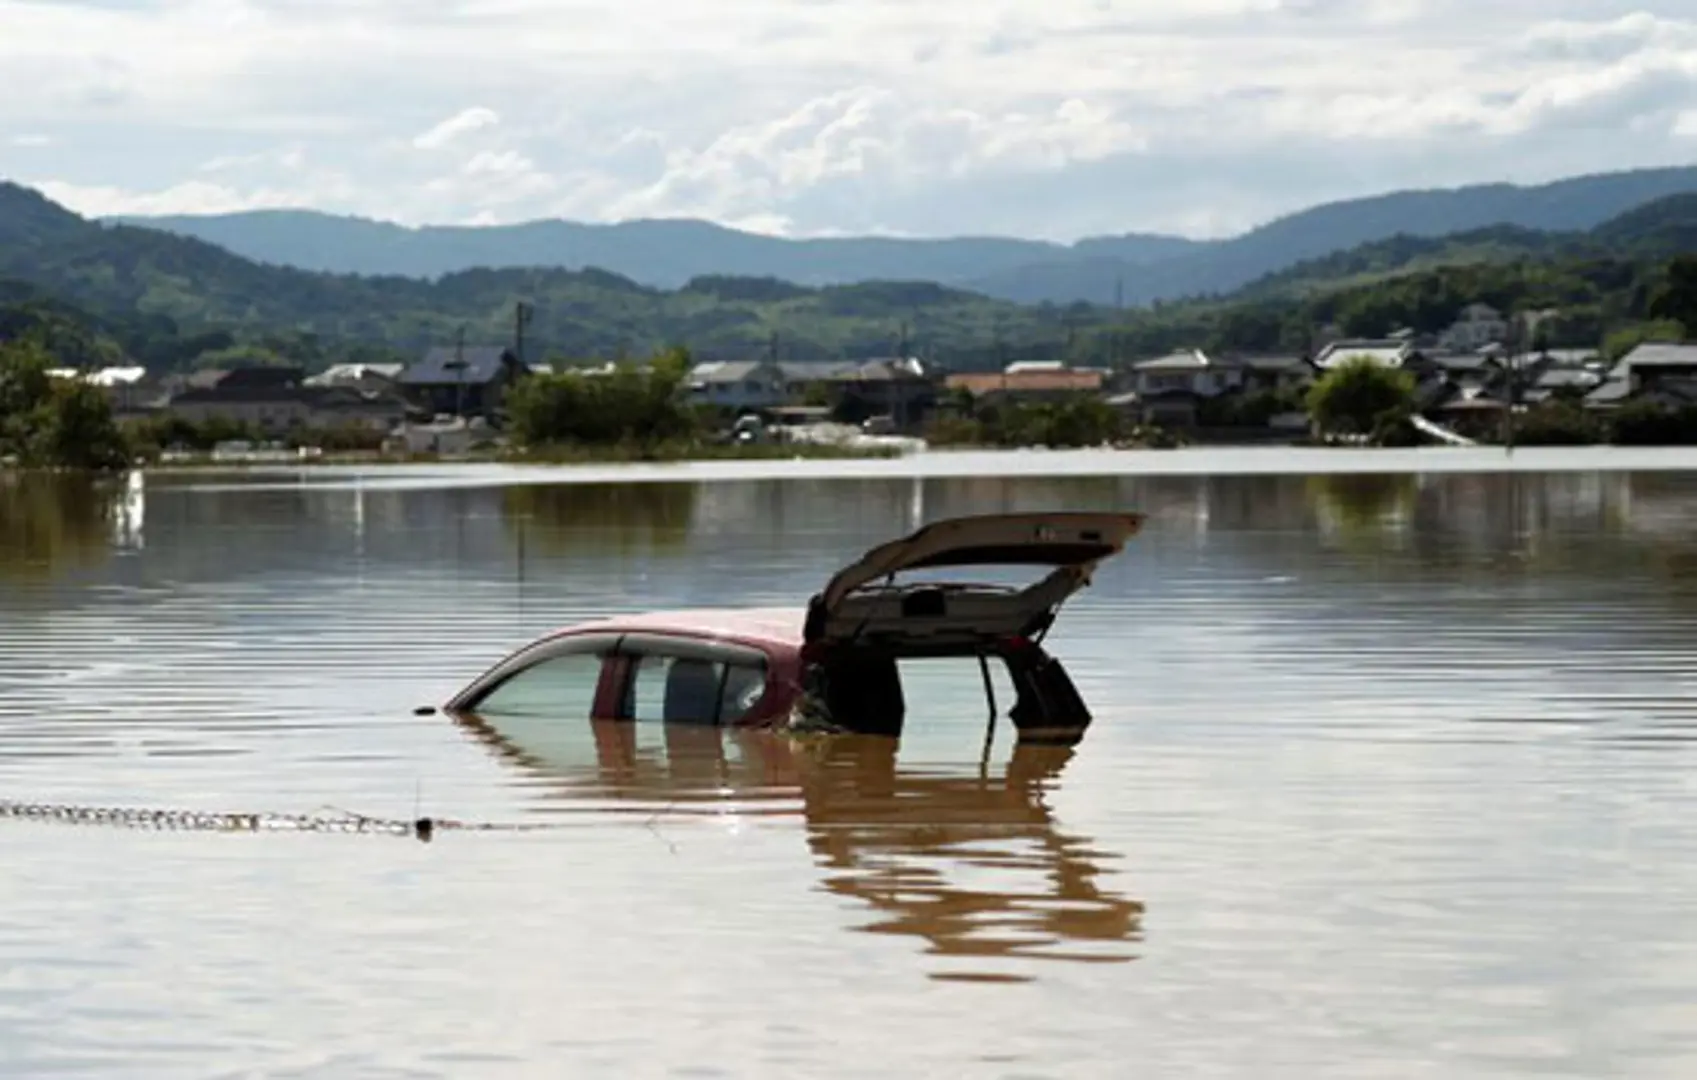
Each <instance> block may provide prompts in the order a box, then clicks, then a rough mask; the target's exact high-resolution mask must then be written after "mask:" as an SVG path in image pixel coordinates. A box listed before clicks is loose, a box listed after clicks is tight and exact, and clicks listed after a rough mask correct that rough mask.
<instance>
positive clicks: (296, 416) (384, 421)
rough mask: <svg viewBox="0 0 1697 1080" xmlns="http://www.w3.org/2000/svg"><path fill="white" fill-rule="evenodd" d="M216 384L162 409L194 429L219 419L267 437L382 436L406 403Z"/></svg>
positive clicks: (345, 391) (332, 389) (349, 393)
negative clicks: (342, 431) (353, 431)
mask: <svg viewBox="0 0 1697 1080" xmlns="http://www.w3.org/2000/svg"><path fill="white" fill-rule="evenodd" d="M228 382H229V381H228V380H227V379H226V380H224V381H222V382H220V383H219V384H218V385H215V386H211V387H205V388H198V389H192V390H185V391H183V392H182V393H180V394H177V395H175V396H173V397H172V398H171V400H170V403H169V405H168V406H167V408H168V409H169V411H170V413H171V414H172V415H173V416H177V417H180V418H181V419H183V420H186V421H188V422H189V423H193V424H205V423H207V422H208V421H212V420H218V421H223V422H226V423H232V424H240V425H242V426H244V427H248V428H252V429H253V430H255V431H258V432H260V433H261V434H263V435H266V436H281V435H287V434H289V433H291V432H300V431H324V430H329V429H336V428H363V429H365V430H368V431H383V432H387V431H389V430H390V429H392V428H393V427H395V425H397V424H399V423H401V422H402V421H404V420H405V419H406V416H407V406H406V402H404V401H403V400H401V399H400V398H399V397H397V396H395V395H393V394H368V393H364V392H362V391H359V390H355V389H353V388H352V387H345V386H266V385H257V386H254V385H241V384H240V383H239V382H238V384H237V385H234V386H231V385H228Z"/></svg>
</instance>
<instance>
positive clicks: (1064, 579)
mask: <svg viewBox="0 0 1697 1080" xmlns="http://www.w3.org/2000/svg"><path fill="white" fill-rule="evenodd" d="M1142 523H1143V515H1141V514H1136V513H1127V512H1122V513H1090V512H1074V511H1068V512H1049V513H1025V514H992V515H985V516H979V517H963V518H953V519H950V520H947V521H939V522H935V523H933V524H930V525H927V526H925V527H924V528H922V529H920V530H918V531H917V532H915V533H913V534H912V535H910V536H907V537H904V538H902V539H900V540H892V541H891V542H889V543H887V544H883V545H880V546H879V547H876V548H873V549H872V550H871V551H869V552H867V553H866V554H865V555H863V556H862V557H861V558H860V559H859V560H857V561H856V562H854V563H853V564H852V565H850V566H847V567H844V568H843V569H842V570H841V571H839V572H838V573H837V575H836V576H835V577H833V578H832V579H831V580H830V582H829V583H827V584H826V586H825V589H824V591H823V592H821V593H819V594H818V595H816V596H814V597H813V599H812V600H811V601H810V602H809V604H808V611H807V622H806V625H805V627H804V630H803V638H804V640H805V641H806V642H807V643H809V644H844V643H849V642H854V643H856V644H861V645H867V646H878V645H883V646H885V647H889V648H893V649H897V650H899V651H902V652H907V653H949V652H959V651H977V650H978V649H980V648H981V647H982V646H983V645H984V644H985V643H986V642H989V641H993V640H995V639H997V638H1003V637H1009V636H1015V635H1018V636H1031V635H1035V634H1038V633H1041V632H1042V631H1043V630H1045V629H1047V628H1048V625H1049V623H1050V622H1052V621H1053V619H1054V616H1055V613H1056V612H1057V611H1058V610H1059V609H1060V606H1061V605H1062V604H1063V603H1065V602H1066V600H1067V599H1068V598H1069V597H1071V596H1072V594H1073V593H1075V592H1077V591H1078V590H1079V589H1080V588H1082V587H1084V586H1085V585H1087V584H1089V581H1090V576H1091V573H1092V572H1093V571H1094V570H1095V568H1096V564H1097V563H1099V562H1101V561H1102V560H1103V559H1106V558H1109V557H1111V556H1113V555H1116V554H1118V553H1119V552H1120V551H1121V550H1123V549H1124V547H1125V545H1126V542H1127V541H1128V540H1130V539H1131V538H1132V537H1133V536H1135V535H1136V534H1137V532H1138V530H1139V529H1140V528H1141V527H1142ZM971 566H1010V567H1011V566H1034V567H1049V568H1050V572H1049V573H1048V574H1046V575H1044V576H1043V577H1042V578H1041V579H1040V580H1038V581H1037V582H1035V583H1033V584H1031V585H1028V586H1026V587H1024V588H1012V587H1009V586H1005V585H989V584H976V583H973V582H971V581H969V580H962V581H960V582H954V581H947V582H935V581H925V582H914V583H908V584H897V583H896V582H895V581H894V578H895V576H896V575H898V574H901V573H905V572H909V571H914V570H922V569H937V568H951V569H952V568H957V567H959V568H964V567H971Z"/></svg>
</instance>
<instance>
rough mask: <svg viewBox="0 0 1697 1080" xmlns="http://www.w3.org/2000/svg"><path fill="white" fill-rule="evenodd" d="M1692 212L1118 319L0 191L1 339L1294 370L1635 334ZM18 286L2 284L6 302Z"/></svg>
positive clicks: (1537, 236)
mask: <svg viewBox="0 0 1697 1080" xmlns="http://www.w3.org/2000/svg"><path fill="white" fill-rule="evenodd" d="M1694 237H1697V196H1674V197H1668V198H1664V199H1660V200H1656V201H1653V202H1651V203H1648V204H1645V205H1642V206H1638V207H1635V208H1633V209H1632V210H1630V211H1628V212H1627V213H1625V214H1622V215H1619V216H1617V217H1615V218H1613V219H1611V220H1608V221H1605V222H1603V223H1601V224H1599V225H1598V226H1597V227H1595V228H1592V229H1589V230H1584V231H1562V232H1539V231H1536V230H1529V229H1525V228H1519V227H1514V226H1498V227H1494V228H1489V229H1483V230H1474V231H1470V232H1465V233H1459V234H1455V235H1451V236H1448V237H1441V238H1425V237H1419V236H1397V237H1394V238H1392V239H1389V240H1385V241H1380V242H1376V243H1373V244H1368V245H1364V246H1361V247H1358V248H1355V249H1352V250H1350V251H1345V252H1340V253H1334V254H1329V255H1327V256H1324V257H1322V258H1319V259H1315V260H1310V261H1308V262H1305V263H1301V264H1298V265H1296V266H1294V267H1291V268H1288V269H1286V270H1284V271H1281V272H1280V273H1277V274H1274V275H1270V276H1268V277H1265V278H1263V279H1261V280H1260V281H1258V282H1255V283H1253V284H1252V285H1250V286H1249V287H1247V288H1245V289H1242V290H1238V291H1236V292H1234V293H1231V294H1227V295H1224V296H1216V297H1205V298H1197V299H1193V300H1190V301H1186V302H1182V303H1172V304H1162V305H1160V306H1159V307H1158V309H1155V310H1127V311H1118V310H1114V309H1111V308H1107V307H1103V306H1092V305H1085V304H1076V305H1068V306H1065V307H1060V306H1055V305H1034V306H1022V305H1016V304H1013V303H1009V302H1006V301H998V300H994V299H991V298H988V297H984V296H981V295H977V294H974V293H971V292H967V291H964V290H960V289H955V288H952V287H949V286H946V285H942V284H938V283H935V282H923V281H906V282H903V281H885V282H865V283H861V284H857V285H846V286H830V287H824V288H810V287H805V286H800V285H796V284H792V283H789V282H784V281H781V280H777V279H775V278H748V277H734V276H728V275H713V276H705V275H704V276H702V277H699V278H696V279H693V280H691V281H689V282H687V283H686V284H685V285H684V286H683V287H682V288H679V289H675V290H666V289H658V288H653V287H649V286H644V285H640V284H638V283H636V282H634V281H631V280H630V279H628V278H624V277H620V276H619V275H616V274H613V273H609V272H607V271H604V270H594V269H591V270H582V271H567V270H542V269H515V270H473V271H466V272H463V273H457V274H451V275H448V276H446V277H444V278H442V279H440V280H437V281H425V280H419V279H415V278H405V277H399V276H389V277H360V276H355V275H335V274H322V273H313V272H308V271H303V270H297V269H291V268H286V267H279V266H271V265H265V264H260V263H256V262H253V261H251V260H248V259H244V258H242V257H240V256H237V255H234V254H232V253H230V252H228V251H225V250H223V249H222V248H218V247H216V246H213V245H210V244H207V243H204V242H202V241H198V240H194V239H190V238H186V237H181V236H176V235H172V234H168V233H162V232H158V231H155V230H151V229H143V228H138V227H133V226H108V225H102V224H100V223H97V222H93V221H89V220H86V219H84V218H81V217H78V216H77V215H75V214H73V213H70V212H69V211H67V210H65V209H64V208H62V207H59V206H57V205H55V204H54V203H52V202H50V201H49V200H47V199H45V198H43V197H42V196H40V195H39V194H38V193H36V192H33V191H30V190H27V189H24V188H20V187H16V186H10V185H4V184H0V334H5V335H15V334H16V333H19V332H23V331H24V330H28V329H32V328H33V329H36V330H39V331H41V332H43V333H47V334H50V335H51V336H52V337H53V339H54V340H55V341H56V342H59V343H60V345H58V346H57V347H58V348H59V349H60V350H61V351H63V352H66V353H67V354H69V355H70V356H73V357H93V358H100V357H115V356H129V357H133V358H135V359H138V360H141V361H142V362H144V363H147V364H148V365H149V366H152V367H156V368H164V367H177V366H183V365H187V364H192V363H202V364H204V363H208V362H212V361H222V360H228V359H230V358H232V357H240V356H253V357H257V358H266V357H287V358H289V359H293V360H296V361H300V362H305V363H307V364H309V365H316V364H322V363H328V362H330V361H331V360H335V359H349V358H355V359H358V358H363V359H394V358H399V359H407V358H411V357H412V356H414V355H416V354H417V352H418V351H419V350H421V349H423V348H425V347H428V346H430V345H435V344H442V343H445V342H448V341H451V340H453V337H454V335H455V333H456V331H457V330H458V329H459V328H460V327H462V326H463V327H465V330H466V335H467V340H469V341H480V342H505V341H510V340H511V337H512V321H511V320H512V312H513V305H514V304H515V302H517V301H520V300H523V301H528V302H529V303H531V304H532V305H533V306H534V310H535V318H534V321H533V322H532V323H531V325H530V327H529V329H528V339H529V342H530V343H531V349H530V350H529V355H530V358H532V359H540V358H543V357H548V358H563V359H583V358H591V357H596V358H601V357H616V356H619V355H642V354H646V353H648V352H650V351H652V350H654V349H657V348H661V347H665V346H669V345H683V346H686V347H688V348H690V349H691V350H693V351H694V352H696V353H697V354H699V355H703V356H725V357H748V356H755V355H761V354H764V353H766V352H767V351H768V350H770V349H774V348H775V349H777V351H778V354H779V355H780V356H782V357H787V358H795V359H821V358H863V357H865V356H869V355H880V354H889V353H891V352H893V351H895V350H896V349H897V348H898V347H900V345H901V343H902V342H904V341H905V342H906V344H907V346H908V348H909V350H910V351H912V352H916V353H919V354H922V355H926V356H928V357H929V358H931V359H932V360H934V361H936V362H939V363H942V364H945V365H948V366H953V367H957V368H963V369H972V368H979V369H982V368H989V367H995V366H999V365H1001V364H1005V363H1006V362H1008V361H1010V360H1014V359H1022V358H1053V357H1057V356H1062V357H1069V358H1072V359H1076V360H1088V361H1092V362H1112V361H1117V360H1128V359H1132V358H1135V357H1138V356H1143V355H1151V354H1153V353H1155V352H1159V351H1162V350H1164V349H1168V348H1180V347H1192V346H1199V345H1200V346H1205V347H1210V348H1216V349H1227V348H1236V349H1262V348H1287V349H1300V348H1302V347H1304V346H1305V345H1306V344H1307V343H1308V341H1309V340H1310V339H1311V336H1312V333H1313V330H1314V327H1315V326H1316V325H1319V324H1323V323H1326V322H1334V321H1335V322H1338V323H1339V324H1340V325H1342V326H1344V327H1345V328H1346V329H1349V330H1350V331H1351V332H1357V333H1369V332H1383V331H1384V330H1388V329H1391V328H1394V326H1396V325H1415V326H1416V328H1417V329H1436V328H1439V327H1441V326H1442V325H1444V324H1445V321H1446V320H1447V319H1449V318H1453V316H1454V314H1455V312H1456V310H1458V309H1459V308H1460V307H1461V306H1462V305H1464V304H1466V303H1469V302H1472V301H1474V300H1484V301H1486V302H1489V303H1492V304H1495V305H1497V306H1499V307H1502V308H1505V309H1510V310H1512V309H1516V308H1520V307H1528V306H1532V307H1560V308H1563V309H1564V310H1567V311H1568V312H1569V318H1568V322H1567V323H1566V324H1565V325H1566V329H1565V330H1564V331H1563V332H1564V333H1567V334H1569V335H1570V336H1573V337H1575V338H1583V337H1585V336H1586V335H1590V336H1591V337H1592V341H1593V343H1594V341H1595V339H1596V336H1598V335H1601V334H1606V333H1608V332H1611V331H1612V330H1613V329H1616V328H1618V327H1620V326H1623V325H1630V324H1633V323H1634V322H1637V321H1641V320H1642V319H1643V318H1644V317H1645V312H1646V310H1647V305H1648V303H1649V299H1648V298H1649V297H1650V296H1651V295H1652V293H1653V292H1654V290H1655V288H1656V287H1657V282H1658V281H1659V280H1660V275H1661V274H1662V273H1663V268H1664V266H1665V264H1666V262H1667V258H1668V257H1669V256H1671V255H1673V254H1676V253H1680V252H1686V251H1693V250H1697V247H1694V245H1693V243H1692V241H1693V238H1694ZM5 282H9V283H5Z"/></svg>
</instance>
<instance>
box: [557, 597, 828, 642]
mask: <svg viewBox="0 0 1697 1080" xmlns="http://www.w3.org/2000/svg"><path fill="white" fill-rule="evenodd" d="M806 615H807V612H806V610H805V609H804V608H802V607H799V606H798V607H793V608H776V607H774V608H690V609H685V610H677V611H646V612H634V613H631V614H628V615H612V616H608V617H606V618H603V619H593V620H590V621H588V622H581V623H575V624H573V625H571V626H566V627H562V628H561V629H560V630H557V631H555V633H562V634H563V633H586V632H591V631H613V632H619V633H644V632H669V633H678V634H687V635H689V636H690V637H705V638H717V639H720V640H724V641H744V642H758V643H761V644H773V645H797V646H799V645H800V644H801V628H802V622H803V621H804V619H805V618H806Z"/></svg>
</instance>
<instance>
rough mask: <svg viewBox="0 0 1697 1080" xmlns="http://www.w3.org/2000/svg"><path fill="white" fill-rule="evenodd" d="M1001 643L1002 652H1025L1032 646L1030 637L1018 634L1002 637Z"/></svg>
mask: <svg viewBox="0 0 1697 1080" xmlns="http://www.w3.org/2000/svg"><path fill="white" fill-rule="evenodd" d="M1001 644H1002V651H1003V652H1025V651H1026V650H1027V649H1030V648H1034V646H1033V645H1032V644H1031V639H1030V638H1028V637H1024V636H1021V635H1019V634H1009V635H1008V636H1007V637H1005V638H1003V639H1002V642H1001Z"/></svg>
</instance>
